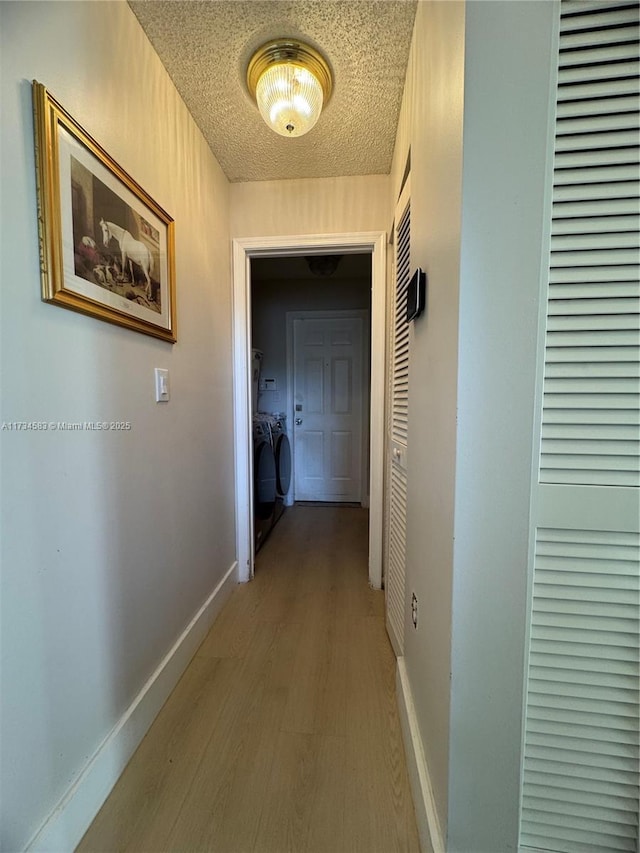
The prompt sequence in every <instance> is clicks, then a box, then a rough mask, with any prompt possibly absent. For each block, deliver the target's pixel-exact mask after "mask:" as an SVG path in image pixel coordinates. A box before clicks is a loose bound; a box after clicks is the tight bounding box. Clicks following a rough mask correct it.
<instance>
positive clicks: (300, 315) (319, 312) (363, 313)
mask: <svg viewBox="0 0 640 853" xmlns="http://www.w3.org/2000/svg"><path fill="white" fill-rule="evenodd" d="M354 318H357V319H359V320H362V321H363V322H362V392H363V397H362V403H363V405H362V423H361V425H360V504H361V506H367V507H368V506H369V489H368V488H365V482H366V484H367V487H368V480H369V478H368V477H367V478H366V481H365V475H366V473H367V464H366V463H367V447H368V444H369V432H370V427H369V417H370V415H371V407H370V403H369V399H370V396H371V389H370V385H371V370H369V380H368V381H367V373H366V368H367V367H368V366H369V364H370V362H371V344H370V338H371V312H370V311H369V309H368V308H345V309H342V310H339V309H336V310H331V309H328V310H326V311H325V310H324V309H322V308H318V309H308V310H305V311H287V316H286V323H287V418H288V419H289V423H290V424H291V427H290V429H289V436H290V439H291V455H292V465H291V467H292V471H293V474H292V486H291V494H292V495H293V497H294V499H295V485H296V477H295V457H296V449H295V446H296V430H295V423H294V421H295V416H296V413H295V411H294V399H293V384H294V383H293V379H294V374H295V352H294V340H293V324H294V321H295V320H305V319H309V320H340V319H347V320H350V319H354Z"/></svg>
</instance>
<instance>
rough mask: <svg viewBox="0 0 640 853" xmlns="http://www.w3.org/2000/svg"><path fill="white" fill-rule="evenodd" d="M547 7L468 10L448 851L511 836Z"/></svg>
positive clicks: (550, 20)
mask: <svg viewBox="0 0 640 853" xmlns="http://www.w3.org/2000/svg"><path fill="white" fill-rule="evenodd" d="M557 14H558V6H557V3H549V2H528V3H513V2H491V0H485V2H483V3H469V4H468V5H467V11H466V50H465V65H466V68H465V115H464V168H463V220H462V256H461V273H460V328H459V336H458V339H459V357H458V371H459V372H458V431H457V444H458V447H457V474H456V522H455V558H454V563H455V568H454V588H453V642H452V667H451V668H452V683H451V729H450V739H451V763H450V788H449V850H450V851H451V853H454V851H458V852H459V853H463V851H464V853H467V851H469V850H473V851H474V853H495V851H496V850H515V849H516V848H517V838H518V806H519V785H520V747H521V724H522V719H521V718H522V692H523V678H524V671H523V667H524V638H525V623H526V617H525V613H526V577H527V558H528V543H529V496H530V488H531V481H530V477H531V460H532V453H533V448H532V442H533V411H534V409H533V406H534V388H535V374H536V340H537V322H538V303H539V293H540V281H541V268H542V266H543V265H544V264H545V262H547V263H548V259H545V258H543V257H542V247H543V244H544V240H543V233H542V228H543V223H544V221H545V217H544V203H545V187H547V186H548V180H547V179H546V169H547V168H548V166H549V162H548V160H547V151H548V119H549V115H548V113H549V102H550V98H551V96H552V83H553V77H552V73H553V67H554V59H553V55H552V45H553V26H554V17H555V16H557Z"/></svg>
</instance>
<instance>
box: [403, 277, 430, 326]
mask: <svg viewBox="0 0 640 853" xmlns="http://www.w3.org/2000/svg"><path fill="white" fill-rule="evenodd" d="M426 295H427V274H426V273H425V272H424V270H421V269H420V267H418V269H417V270H416V271H415V272H414V274H413V275H412V276H411V281H410V282H409V285H408V287H407V323H410V322H411V321H412V320H415V319H416V317H419V316H420V314H422V312H423V311H424V305H425V299H426Z"/></svg>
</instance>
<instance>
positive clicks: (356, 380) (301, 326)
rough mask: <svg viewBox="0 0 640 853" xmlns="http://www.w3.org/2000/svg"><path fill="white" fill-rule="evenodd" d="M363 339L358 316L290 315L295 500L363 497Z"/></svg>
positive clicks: (361, 326) (356, 498)
mask: <svg viewBox="0 0 640 853" xmlns="http://www.w3.org/2000/svg"><path fill="white" fill-rule="evenodd" d="M363 340H364V336H363V318H362V316H351V317H332V318H327V317H323V318H318V319H315V318H311V317H307V318H299V319H296V320H294V323H293V359H294V376H293V408H294V412H293V437H294V472H295V478H294V491H295V499H296V500H299V501H344V502H352V501H355V502H360V501H361V498H362V436H363V412H364V407H363V396H364V395H363V385H364V376H363V366H364V359H363Z"/></svg>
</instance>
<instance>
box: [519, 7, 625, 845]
mask: <svg viewBox="0 0 640 853" xmlns="http://www.w3.org/2000/svg"><path fill="white" fill-rule="evenodd" d="M560 14H561V22H560V42H559V62H558V67H559V71H558V90H557V114H556V137H555V154H554V161H553V165H554V176H553V190H552V193H553V196H552V213H551V220H550V223H549V227H550V265H549V287H548V302H547V317H546V336H545V347H544V354H543V358H544V379H543V388H542V394H541V407H542V409H541V421H542V426H541V441H540V448H539V457H538V483H537V485H536V487H535V489H534V494H536V495H537V496H538V497H537V498H536V499H537V500H538V501H540V504H539V507H540V508H539V509H537V510H536V512H537V513H538V518H544V519H545V521H544V522H542V523H540V522H539V523H538V525H537V529H535V548H534V558H533V566H532V572H533V583H532V595H531V611H530V629H529V660H528V674H527V685H526V712H525V727H524V728H525V735H524V750H523V778H522V781H523V785H522V801H521V826H520V847H519V849H520V851H521V853H525V851H527V853H528V851H534V850H535V851H554V853H590V851H591V853H604V852H605V851H630V853H631V851H633V853H637V850H638V847H637V845H638V811H639V809H638V802H639V801H638V794H639V782H640V774H639V771H640V736H639V733H640V648H639V646H640V641H639V638H640V532H639V528H640V518H638V517H637V516H638V512H637V504H636V500H637V494H638V487H639V486H640V284H639V277H640V273H639V266H638V263H639V260H640V248H639V247H640V236H639V228H638V226H639V217H638V211H639V210H640V197H639V196H640V193H639V175H640V163H639V155H638V143H639V142H640V128H639V121H638V103H639V101H638V87H639V80H640V78H639V69H640V63H639V61H638V23H639V21H638V18H639V10H638V4H637V3H636V2H622V0H613V2H609V3H606V2H599V0H597V2H594V0H591V2H582V0H580V1H579V2H578V0H562V3H561V7H560ZM562 490H564V491H562ZM567 501H572V502H573V503H572V504H567ZM634 507H635V510H634ZM569 519H571V521H569ZM580 522H582V524H584V527H582V526H580ZM623 523H624V524H627V525H629V524H631V526H627V527H619V526H618V525H622V524H623Z"/></svg>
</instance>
